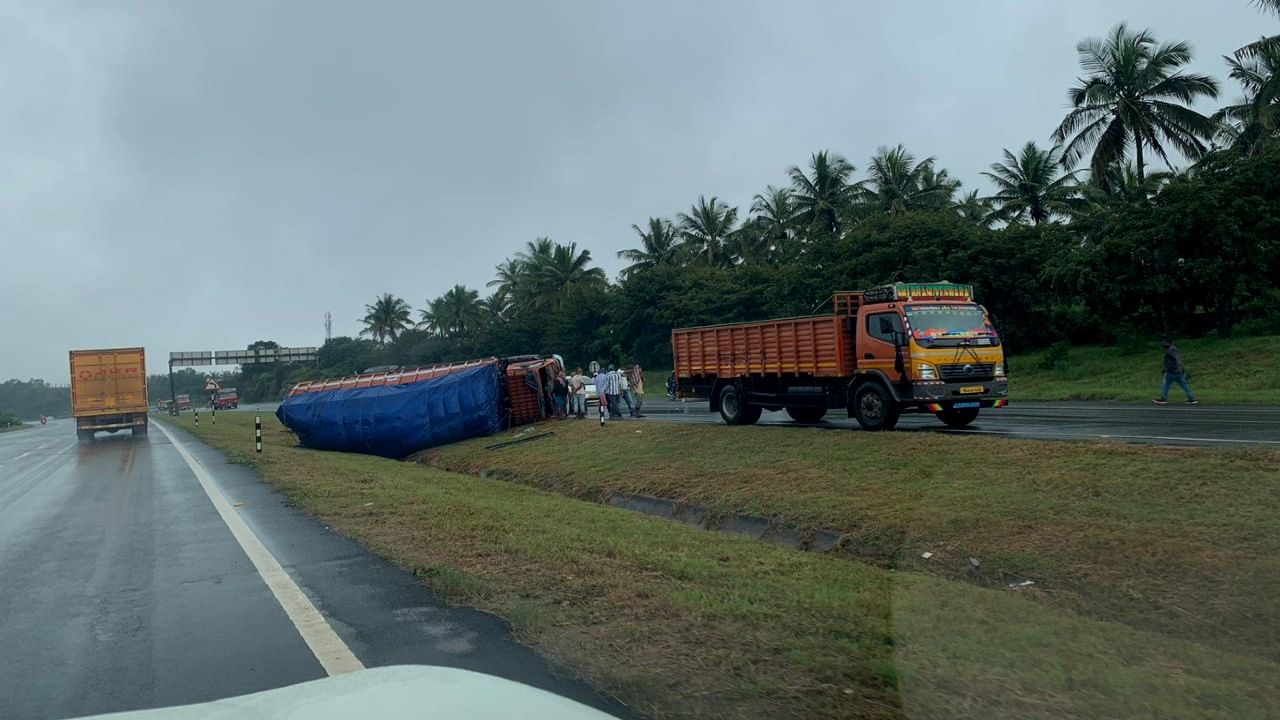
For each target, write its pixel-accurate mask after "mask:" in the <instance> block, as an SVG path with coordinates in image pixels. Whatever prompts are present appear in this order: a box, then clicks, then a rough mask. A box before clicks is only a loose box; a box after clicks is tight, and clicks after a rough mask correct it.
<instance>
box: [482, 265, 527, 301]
mask: <svg viewBox="0 0 1280 720" xmlns="http://www.w3.org/2000/svg"><path fill="white" fill-rule="evenodd" d="M494 272H495V275H494V278H493V279H492V280H490V281H489V284H488V285H486V287H496V288H498V289H497V291H496V293H495V294H497V295H499V296H501V297H502V298H503V300H507V301H509V300H511V299H512V298H514V297H516V295H517V294H518V293H519V289H520V286H521V285H522V284H523V283H524V281H525V279H526V273H525V266H524V263H522V262H521V261H520V258H518V257H515V258H507V259H506V260H504V261H503V262H502V264H501V265H498V266H497V267H496V268H494Z"/></svg>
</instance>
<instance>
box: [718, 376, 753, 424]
mask: <svg viewBox="0 0 1280 720" xmlns="http://www.w3.org/2000/svg"><path fill="white" fill-rule="evenodd" d="M720 417H721V419H723V420H724V422H725V424H726V425H752V424H754V423H755V422H756V421H757V420H759V419H760V406H759V405H752V404H750V403H748V402H747V400H746V398H745V397H743V392H742V390H741V389H740V388H739V387H738V386H737V385H726V386H725V387H724V389H723V390H721V391H720Z"/></svg>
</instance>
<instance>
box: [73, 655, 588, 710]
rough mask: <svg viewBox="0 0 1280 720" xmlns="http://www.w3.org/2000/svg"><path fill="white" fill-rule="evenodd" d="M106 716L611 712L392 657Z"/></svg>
mask: <svg viewBox="0 0 1280 720" xmlns="http://www.w3.org/2000/svg"><path fill="white" fill-rule="evenodd" d="M93 718H95V719H97V720H103V719H105V718H110V719H111V720H197V718H198V719H199V720H232V719H233V718H234V719H235V720H351V719H352V718H378V720H410V718H412V720H501V719H502V718H529V719H530V720H611V719H612V718H613V716H612V715H606V714H605V713H603V712H600V711H599V710H594V709H592V708H589V707H587V706H586V705H582V704H580V703H577V702H574V701H573V700H569V699H567V698H563V697H560V696H559V695H555V694H552V693H549V692H546V691H545V690H539V689H537V688H533V687H529V686H528V685H522V684H520V683H518V682H514V681H512V680H504V679H502V678H498V677H494V676H492V675H484V674H481V673H477V672H471V671H470V670H458V669H456V668H445V667H434V666H422V665H395V666H391V667H381V668H372V669H369V670H362V671H360V672H355V673H349V674H346V675H337V676H334V677H328V678H322V679H320V680H312V681H311V682H305V683H300V684H298V685H290V686H288V687H282V688H277V689H275V690H264V691H263V692H257V693H253V694H252V695H241V696H239V697H233V698H226V699H223V700H214V701H212V702H207V703H200V704H198V705H181V706H178V707H171V708H159V709H155V710H136V711H132V712H123V713H112V714H109V715H94V716H93Z"/></svg>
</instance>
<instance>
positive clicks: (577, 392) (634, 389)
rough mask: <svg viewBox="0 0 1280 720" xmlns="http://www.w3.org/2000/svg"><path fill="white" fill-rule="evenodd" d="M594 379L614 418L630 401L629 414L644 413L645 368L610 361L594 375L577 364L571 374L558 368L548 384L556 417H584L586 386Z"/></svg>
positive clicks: (603, 406) (604, 407) (604, 408)
mask: <svg viewBox="0 0 1280 720" xmlns="http://www.w3.org/2000/svg"><path fill="white" fill-rule="evenodd" d="M593 382H594V384H595V390H596V398H597V401H598V402H599V403H600V406H601V410H602V412H605V411H607V412H608V413H609V417H610V418H611V419H614V420H620V419H622V404H623V403H626V405H627V414H628V415H630V416H631V417H637V418H638V417H644V416H643V415H641V414H640V408H641V407H643V406H644V370H643V369H641V368H640V365H639V364H636V365H632V366H631V369H629V370H626V369H621V368H616V367H614V366H613V365H610V366H609V367H608V369H607V370H606V369H603V368H601V370H600V371H599V372H598V373H596V376H595V377H594V378H591V377H590V376H588V375H585V374H583V372H582V368H580V367H579V368H574V370H573V374H572V375H565V373H564V371H563V370H561V371H559V372H557V373H556V376H555V378H554V379H553V380H552V382H551V384H550V387H549V388H548V392H549V393H550V394H551V399H552V402H553V405H554V407H555V414H556V417H558V418H565V417H575V418H579V419H581V418H585V417H586V416H587V386H588V385H590V384H592V383H593Z"/></svg>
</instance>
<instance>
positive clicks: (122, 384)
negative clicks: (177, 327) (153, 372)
mask: <svg viewBox="0 0 1280 720" xmlns="http://www.w3.org/2000/svg"><path fill="white" fill-rule="evenodd" d="M70 361H71V415H72V417H74V418H75V419H76V436H77V437H79V438H80V440H81V441H82V442H87V441H92V440H93V436H94V433H96V432H98V431H99V430H105V431H106V432H111V433H114V432H118V431H120V430H126V429H127V430H130V431H131V432H132V433H133V434H134V435H135V436H138V435H146V434H147V411H148V409H149V408H150V405H149V404H148V402H147V362H146V351H145V350H143V349H142V348H140V347H134V348H111V349H105V350H72V351H71V353H70Z"/></svg>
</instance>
